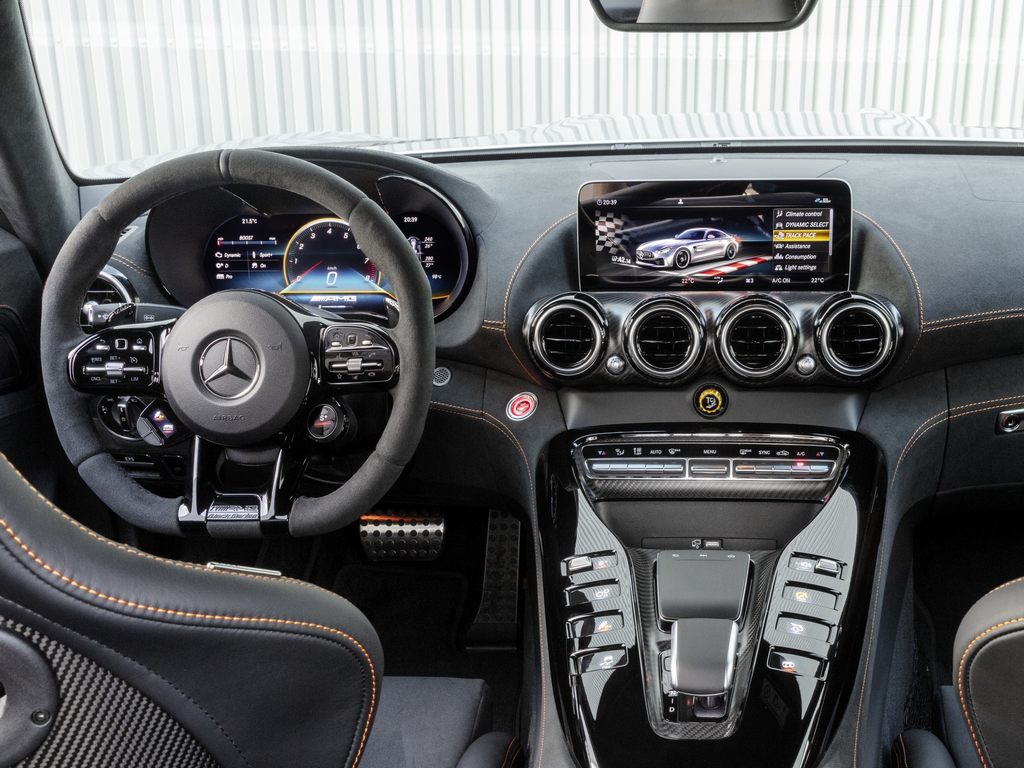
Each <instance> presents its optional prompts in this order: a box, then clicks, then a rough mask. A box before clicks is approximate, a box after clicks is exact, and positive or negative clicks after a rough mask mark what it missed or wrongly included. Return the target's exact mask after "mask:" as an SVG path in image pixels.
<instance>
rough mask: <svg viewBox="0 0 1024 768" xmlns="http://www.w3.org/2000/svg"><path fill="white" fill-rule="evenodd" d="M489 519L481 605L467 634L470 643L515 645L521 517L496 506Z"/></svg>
mask: <svg viewBox="0 0 1024 768" xmlns="http://www.w3.org/2000/svg"><path fill="white" fill-rule="evenodd" d="M488 515H489V516H488V521H487V554H486V558H485V560H484V580H483V590H482V594H481V597H480V608H479V610H478V611H477V613H476V618H475V619H474V620H473V624H472V625H471V626H470V628H469V631H468V633H467V636H466V640H467V643H471V644H486V645H515V644H516V642H517V640H518V636H519V632H518V622H519V543H520V540H521V529H520V523H519V520H518V519H517V518H516V517H515V516H514V515H510V514H509V513H507V512H499V511H498V510H495V509H492V510H491V511H490V512H489V513H488Z"/></svg>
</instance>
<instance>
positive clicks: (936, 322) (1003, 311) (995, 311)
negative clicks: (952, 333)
mask: <svg viewBox="0 0 1024 768" xmlns="http://www.w3.org/2000/svg"><path fill="white" fill-rule="evenodd" d="M1009 312H1024V307H1004V308H1003V309H988V310H985V311H984V312H967V313H965V314H962V315H951V316H950V317H941V318H939V319H938V320H925V322H924V324H925V325H941V324H942V323H949V322H952V321H954V320H966V319H968V318H971V317H986V316H988V315H1004V314H1007V313H1009Z"/></svg>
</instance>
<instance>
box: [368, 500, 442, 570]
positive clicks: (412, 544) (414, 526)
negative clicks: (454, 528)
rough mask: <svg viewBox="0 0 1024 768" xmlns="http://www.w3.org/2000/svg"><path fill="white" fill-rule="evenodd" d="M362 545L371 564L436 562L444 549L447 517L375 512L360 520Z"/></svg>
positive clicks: (388, 510)
mask: <svg viewBox="0 0 1024 768" xmlns="http://www.w3.org/2000/svg"><path fill="white" fill-rule="evenodd" d="M359 541H360V543H361V544H362V545H363V552H364V553H365V554H366V556H367V557H368V558H370V560H374V561H387V560H415V561H419V562H423V561H428V560H436V559H437V558H438V557H439V556H440V554H441V549H442V547H443V546H444V513H443V512H424V511H412V510H391V509H387V510H375V511H373V512H370V513H368V514H365V515H363V516H362V517H360V518H359Z"/></svg>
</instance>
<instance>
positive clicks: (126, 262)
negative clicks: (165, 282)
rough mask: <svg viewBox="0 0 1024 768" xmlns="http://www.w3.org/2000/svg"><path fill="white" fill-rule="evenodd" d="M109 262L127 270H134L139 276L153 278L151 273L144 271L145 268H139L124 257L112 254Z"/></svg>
mask: <svg viewBox="0 0 1024 768" xmlns="http://www.w3.org/2000/svg"><path fill="white" fill-rule="evenodd" d="M110 260H111V261H116V262H117V263H118V264H120V265H122V266H125V267H128V268H129V269H134V270H135V271H136V272H138V273H139V274H140V275H145V276H146V277H152V276H153V273H152V272H151V271H150V270H148V269H146V268H145V267H140V266H139V265H138V264H136V263H135V262H134V261H132V260H131V259H129V258H127V257H126V256H122V255H121V254H119V253H114V254H112V255H111V257H110Z"/></svg>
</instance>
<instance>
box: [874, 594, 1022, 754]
mask: <svg viewBox="0 0 1024 768" xmlns="http://www.w3.org/2000/svg"><path fill="white" fill-rule="evenodd" d="M953 676H954V679H953V686H952V687H950V686H945V687H943V688H942V689H941V690H940V691H939V712H940V714H941V717H942V723H941V726H942V727H941V733H942V739H939V738H938V737H937V736H935V735H934V734H932V733H930V732H927V731H907V732H906V733H904V734H903V735H902V736H900V737H899V739H897V740H896V743H895V744H894V745H893V750H892V751H893V764H894V765H895V766H897V768H926V767H927V768H931V766H935V767H936V768H979V766H980V768H1007V767H1008V766H1018V765H1024V729H1022V728H1021V725H1020V724H1021V723H1022V722H1024V578H1021V579H1015V580H1013V581H1010V582H1007V583H1006V584H1003V585H1002V586H999V587H996V588H995V589H993V590H992V591H991V592H989V593H988V594H986V595H985V596H984V597H982V598H981V599H980V600H978V602H976V603H975V604H974V605H973V606H972V607H971V610H969V611H968V612H967V615H966V616H964V618H963V621H961V622H960V628H959V630H957V635H956V640H955V642H954V644H953ZM943 742H945V743H943Z"/></svg>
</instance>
